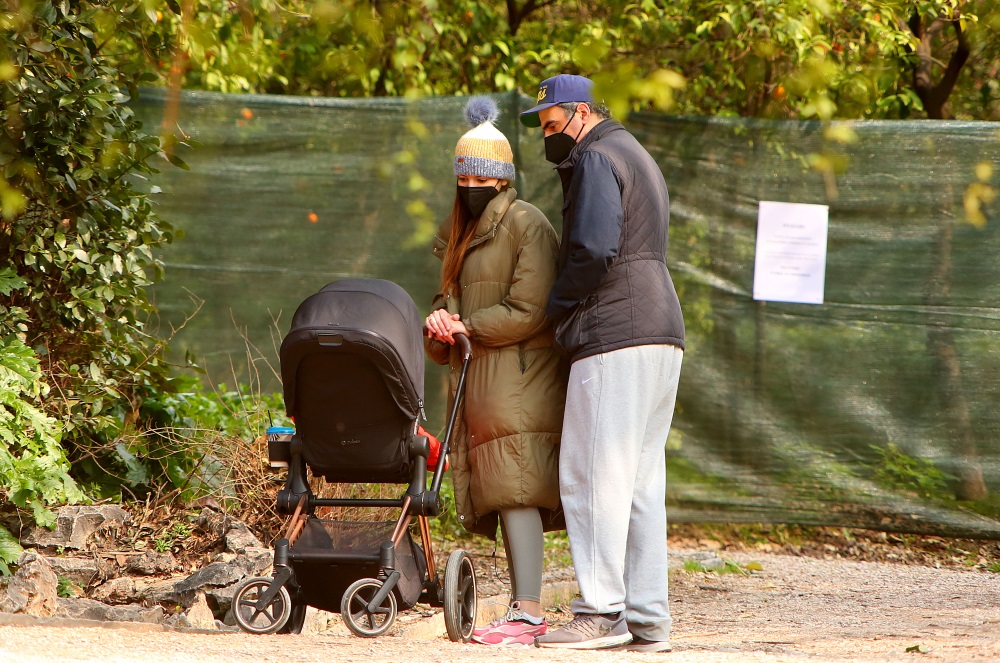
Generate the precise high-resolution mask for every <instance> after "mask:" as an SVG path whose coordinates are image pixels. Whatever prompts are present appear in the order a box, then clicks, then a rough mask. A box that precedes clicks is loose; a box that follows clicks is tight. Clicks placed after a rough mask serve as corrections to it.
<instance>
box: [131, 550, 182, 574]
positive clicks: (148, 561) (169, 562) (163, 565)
mask: <svg viewBox="0 0 1000 663" xmlns="http://www.w3.org/2000/svg"><path fill="white" fill-rule="evenodd" d="M176 568H177V560H175V559H174V556H173V555H171V554H170V553H168V552H162V553H160V552H155V551H152V550H147V551H145V552H143V553H142V554H140V555H132V556H131V557H129V558H128V561H127V562H126V563H125V571H126V572H128V573H134V574H136V575H142V576H152V575H160V574H164V573H173V572H174V570H175V569H176Z"/></svg>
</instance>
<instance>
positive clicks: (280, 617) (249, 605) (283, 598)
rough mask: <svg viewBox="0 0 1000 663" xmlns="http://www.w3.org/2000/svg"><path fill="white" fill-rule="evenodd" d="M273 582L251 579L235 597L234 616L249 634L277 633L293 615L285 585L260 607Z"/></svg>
mask: <svg viewBox="0 0 1000 663" xmlns="http://www.w3.org/2000/svg"><path fill="white" fill-rule="evenodd" d="M271 581H272V578H263V577H262V578H251V579H250V580H247V581H246V582H244V583H243V584H242V585H240V588H239V589H237V590H236V594H235V595H234V596H233V616H234V617H235V618H236V623H237V624H239V626H240V628H241V629H243V630H244V631H246V632H247V633H255V634H258V635H266V634H268V633H277V632H278V631H280V630H281V628H282V627H283V626H284V625H285V624H286V623H287V622H288V617H289V616H290V615H291V614H292V601H291V598H290V597H289V596H288V590H287V589H285V586H284V585H282V586H281V588H280V589H279V590H278V593H277V594H275V595H274V597H273V598H271V600H270V601H268V602H267V603H266V605H260V603H261V599H262V598H263V596H264V594H265V593H266V592H267V590H268V589H269V588H270V587H271Z"/></svg>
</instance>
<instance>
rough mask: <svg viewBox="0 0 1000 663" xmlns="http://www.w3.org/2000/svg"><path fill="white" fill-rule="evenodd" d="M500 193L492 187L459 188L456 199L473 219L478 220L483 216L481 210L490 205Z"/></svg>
mask: <svg viewBox="0 0 1000 663" xmlns="http://www.w3.org/2000/svg"><path fill="white" fill-rule="evenodd" d="M499 193H500V191H499V190H497V188H496V187H492V186H459V187H458V199H459V200H461V201H462V204H463V205H465V209H467V210H469V214H471V215H472V218H473V219H478V218H479V217H480V216H482V215H483V210H485V209H486V206H487V205H489V204H490V201H491V200H493V199H494V198H496V197H497V194H499Z"/></svg>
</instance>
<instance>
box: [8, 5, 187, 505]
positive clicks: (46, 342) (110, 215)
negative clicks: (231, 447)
mask: <svg viewBox="0 0 1000 663" xmlns="http://www.w3.org/2000/svg"><path fill="white" fill-rule="evenodd" d="M149 21H150V19H149V17H148V16H147V14H146V13H145V12H144V11H143V10H142V7H141V6H138V5H135V4H134V3H126V2H74V3H69V2H58V3H54V2H37V3H17V2H11V3H5V4H4V10H3V13H2V14H0V98H2V107H0V126H2V132H0V167H2V168H3V169H4V180H3V188H2V191H0V194H2V195H0V199H2V220H0V255H3V256H4V257H5V260H6V267H5V268H4V270H3V272H2V273H0V337H2V338H3V339H4V340H3V344H2V346H0V357H2V361H3V366H4V378H3V379H4V384H3V389H2V392H3V403H2V406H0V410H2V412H0V420H2V421H3V424H2V429H3V435H2V436H3V438H4V445H5V448H4V450H3V455H4V457H5V462H3V463H0V489H3V490H5V491H6V492H7V493H8V496H9V497H10V499H12V501H13V502H14V503H16V504H18V505H21V506H25V505H27V506H30V507H31V508H32V511H33V513H34V515H35V517H36V519H38V520H39V521H40V522H46V521H47V520H48V517H47V516H46V515H45V513H44V510H43V509H40V505H43V504H47V503H52V502H54V501H61V500H62V499H64V498H66V499H78V498H81V497H82V495H81V493H80V491H79V490H78V488H77V487H76V483H74V481H72V480H71V479H70V478H69V477H68V475H67V470H68V465H67V459H68V460H70V461H72V462H73V464H74V471H73V474H74V475H75V476H76V478H77V480H78V481H79V482H81V483H82V484H83V485H84V486H89V487H90V488H91V489H92V493H93V494H94V495H105V494H106V495H113V494H116V493H117V491H118V490H119V489H118V485H119V484H120V482H121V481H120V478H117V477H116V476H115V475H116V474H117V473H118V471H119V470H122V472H121V473H120V474H121V476H124V475H125V471H126V470H127V468H126V462H127V457H125V456H123V455H122V454H121V453H118V452H116V451H115V450H116V442H117V441H118V439H119V437H120V436H121V435H122V434H123V432H124V431H126V430H127V429H129V428H131V427H134V426H135V425H136V422H137V420H138V418H139V416H140V408H141V404H142V402H143V400H144V398H146V397H147V396H148V395H149V394H151V393H155V392H161V391H163V390H167V389H169V383H168V373H167V367H166V365H165V364H164V363H163V360H162V349H163V342H162V341H161V340H160V339H158V338H156V337H154V336H153V335H151V334H150V333H149V332H148V331H147V327H146V324H147V319H148V316H149V315H150V314H151V313H152V307H151V306H150V304H149V302H148V300H147V297H146V292H145V287H146V286H147V285H149V284H150V283H151V282H152V281H153V279H154V278H156V276H157V274H158V270H159V267H160V266H159V264H158V263H157V261H156V260H155V259H154V258H153V254H152V251H151V249H152V247H155V246H157V245H158V244H160V243H162V242H167V241H170V239H171V238H172V236H173V231H172V228H171V226H170V224H169V223H166V222H164V221H162V220H160V219H157V217H156V215H155V214H154V212H153V207H152V203H151V200H150V197H149V196H148V195H146V194H142V193H139V192H138V191H137V189H136V187H135V183H134V182H135V179H136V178H139V177H142V176H143V174H147V173H151V172H154V169H153V164H154V163H155V162H156V160H157V156H158V155H163V154H164V152H163V149H162V145H161V141H160V139H159V138H158V137H155V136H150V135H148V134H145V133H144V132H143V131H142V130H141V128H140V126H139V123H138V122H137V121H136V120H135V118H134V117H133V112H132V110H131V109H130V108H129V107H128V105H127V102H128V101H129V99H130V97H131V96H132V95H133V94H135V85H136V84H137V83H138V82H139V78H138V77H137V75H136V72H135V71H133V70H131V69H129V67H128V66H127V65H124V66H121V67H120V66H119V65H118V63H117V61H116V60H115V59H114V57H112V56H111V55H109V53H107V52H106V50H105V46H106V45H107V44H106V43H105V42H101V41H100V40H99V39H98V37H97V36H96V34H97V32H98V30H99V28H98V25H99V24H100V25H101V29H105V30H106V29H108V27H109V26H113V27H114V29H115V30H116V32H117V34H119V35H120V36H121V37H122V38H126V37H127V36H128V35H130V34H135V35H138V34H139V33H140V25H141V24H148V23H149Z"/></svg>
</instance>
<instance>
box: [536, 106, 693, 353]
mask: <svg viewBox="0 0 1000 663" xmlns="http://www.w3.org/2000/svg"><path fill="white" fill-rule="evenodd" d="M556 169H557V172H558V173H559V176H560V178H561V179H562V184H563V230H562V243H561V245H560V252H559V275H558V277H557V278H556V282H555V284H554V285H553V286H552V290H551V292H550V293H549V298H548V303H547V305H546V313H547V314H548V316H549V317H550V318H551V319H552V320H553V321H554V322H555V324H556V339H557V340H558V342H559V344H560V345H562V347H563V348H564V349H565V350H566V351H567V352H568V353H569V354H570V356H571V358H572V360H574V361H575V360H577V359H582V358H584V357H589V356H592V355H595V354H600V353H604V352H611V351H614V350H619V349H621V348H626V347H630V346H635V345H649V344H666V345H676V346H679V347H681V348H683V347H684V317H683V315H682V314H681V307H680V302H679V301H678V299H677V292H676V290H675V289H674V284H673V281H672V280H671V278H670V272H669V271H668V269H667V262H666V257H667V229H668V227H669V224H670V199H669V196H668V194H667V184H666V182H665V181H664V179H663V174H662V173H661V172H660V169H659V167H658V166H657V165H656V162H655V161H653V158H652V157H651V156H650V155H649V153H648V152H647V151H646V150H645V149H644V148H643V147H642V146H641V145H640V144H639V142H638V141H637V140H636V139H635V137H634V136H632V134H630V133H629V132H628V131H626V130H625V128H624V127H623V126H622V125H621V124H619V123H618V122H615V121H612V120H605V121H603V122H601V123H600V124H598V125H597V126H595V127H594V128H593V129H591V130H590V131H589V132H588V133H587V135H586V136H584V137H583V139H581V140H580V142H579V143H578V144H577V145H576V146H575V147H574V148H573V151H572V152H570V155H569V157H567V159H566V161H564V162H563V163H561V164H559V165H558V166H557V167H556Z"/></svg>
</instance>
